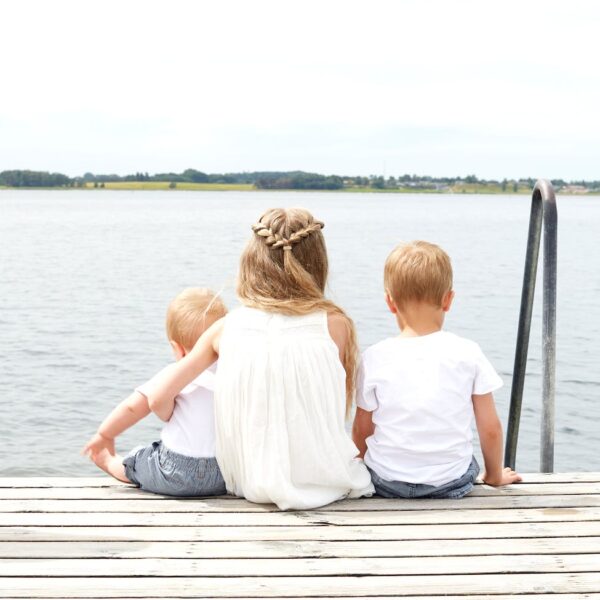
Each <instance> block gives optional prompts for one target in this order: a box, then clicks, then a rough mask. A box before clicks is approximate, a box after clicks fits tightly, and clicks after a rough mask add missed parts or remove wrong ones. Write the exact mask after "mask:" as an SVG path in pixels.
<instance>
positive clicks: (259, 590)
mask: <svg viewBox="0 0 600 600" xmlns="http://www.w3.org/2000/svg"><path fill="white" fill-rule="evenodd" d="M560 592H563V593H567V592H568V593H574V592H594V593H598V592H600V577H598V574H597V573H543V574H532V575H526V574H503V575H431V576H428V577H422V576H382V577H235V578H232V577H226V578H223V577H203V578H199V577H176V578H169V577H158V578H151V579H150V578H145V577H126V578H114V577H110V578H98V579H96V578H81V577H77V578H64V577H51V578H1V579H0V597H1V598H6V597H12V598H27V597H44V598H69V597H73V596H76V597H80V598H98V597H101V598H111V597H113V598H114V597H119V596H127V597H132V598H140V597H141V598H148V597H162V598H172V597H181V598H203V597H207V596H212V597H218V598H237V597H240V596H247V597H258V598H263V597H265V598H266V597H298V596H315V595H328V596H331V597H335V596H350V597H352V596H353V597H356V596H368V595H375V596H396V597H402V596H412V595H417V596H418V595H426V596H428V597H432V596H436V595H437V596H443V595H445V594H448V593H454V594H461V595H464V594H535V593H538V594H540V593H560Z"/></svg>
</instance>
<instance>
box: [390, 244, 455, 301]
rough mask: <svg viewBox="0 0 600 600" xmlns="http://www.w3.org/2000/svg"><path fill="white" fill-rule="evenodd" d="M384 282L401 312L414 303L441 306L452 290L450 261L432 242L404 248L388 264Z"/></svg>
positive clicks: (393, 251)
mask: <svg viewBox="0 0 600 600" xmlns="http://www.w3.org/2000/svg"><path fill="white" fill-rule="evenodd" d="M383 280H384V285H385V289H386V291H387V292H388V294H389V295H390V296H391V297H392V299H393V300H394V302H395V303H396V306H398V308H401V307H402V306H403V305H404V304H406V303H407V302H411V301H416V302H426V303H428V304H431V305H433V306H441V305H442V301H443V298H444V295H445V294H447V293H448V292H449V291H450V290H451V289H452V264H451V262H450V257H449V256H448V255H447V254H446V253H445V252H444V251H443V250H442V249H441V248H440V247H439V246H436V245H435V244H430V243H429V242H423V241H415V242H409V243H403V244H400V245H399V246H396V248H394V249H393V250H392V252H391V253H390V255H389V256H388V257H387V260H386V261H385V269H384V276H383Z"/></svg>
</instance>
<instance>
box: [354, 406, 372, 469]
mask: <svg viewBox="0 0 600 600" xmlns="http://www.w3.org/2000/svg"><path fill="white" fill-rule="evenodd" d="M374 431H375V424H374V423H373V413H372V412H369V411H368V410H364V409H362V408H357V409H356V414H355V415H354V422H353V423H352V440H353V441H354V443H355V445H356V447H357V448H358V457H359V458H364V457H365V453H366V451H367V438H368V437H370V436H372V435H373V433H374Z"/></svg>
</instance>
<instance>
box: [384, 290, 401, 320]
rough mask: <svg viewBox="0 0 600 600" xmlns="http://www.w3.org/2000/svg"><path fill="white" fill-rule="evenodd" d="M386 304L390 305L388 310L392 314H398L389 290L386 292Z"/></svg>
mask: <svg viewBox="0 0 600 600" xmlns="http://www.w3.org/2000/svg"><path fill="white" fill-rule="evenodd" d="M385 303H386V304H387V305H388V308H389V309H390V312H391V313H392V314H394V315H395V314H396V313H397V312H398V307H397V306H396V303H395V302H394V300H393V298H392V297H391V296H390V293H389V292H388V291H387V290H386V291H385Z"/></svg>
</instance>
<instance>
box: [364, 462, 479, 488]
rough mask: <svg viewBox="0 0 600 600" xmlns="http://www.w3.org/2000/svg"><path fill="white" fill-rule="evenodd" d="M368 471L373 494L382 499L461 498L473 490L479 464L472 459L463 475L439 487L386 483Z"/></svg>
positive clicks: (371, 471)
mask: <svg viewBox="0 0 600 600" xmlns="http://www.w3.org/2000/svg"><path fill="white" fill-rule="evenodd" d="M369 471H370V473H371V479H372V480H373V485H374V486H375V493H376V494H377V495H378V496H383V497H384V498H462V497H463V496H466V495H467V494H468V493H469V492H470V491H471V490H472V489H473V484H474V483H475V480H476V479H477V475H479V464H478V463H477V461H476V460H475V457H473V459H472V460H471V464H470V465H469V468H468V469H467V470H466V472H465V473H464V475H462V476H461V477H459V478H458V479H455V480H454V481H450V482H448V483H444V484H443V485H440V486H434V485H427V484H426V483H406V482H404V481H386V480H385V479H382V478H381V477H379V475H377V473H375V471H373V470H372V469H369Z"/></svg>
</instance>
